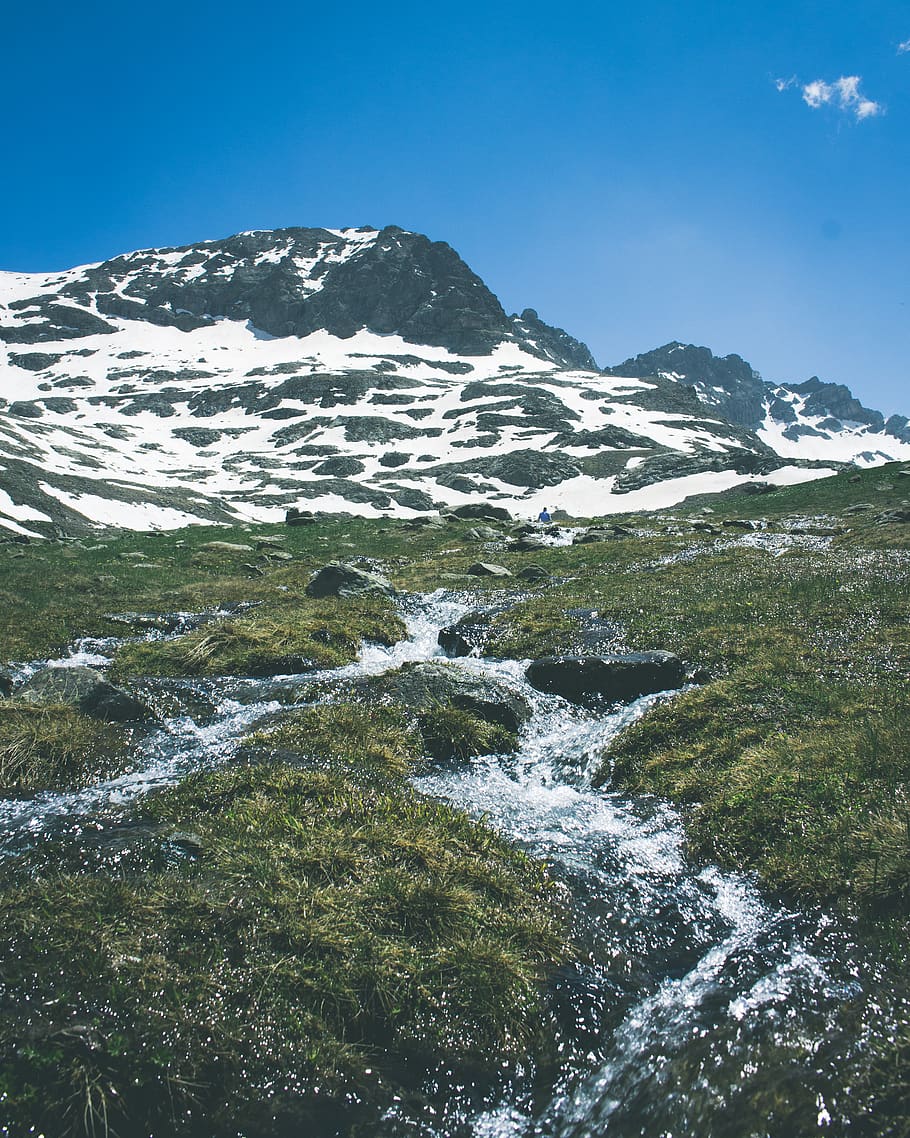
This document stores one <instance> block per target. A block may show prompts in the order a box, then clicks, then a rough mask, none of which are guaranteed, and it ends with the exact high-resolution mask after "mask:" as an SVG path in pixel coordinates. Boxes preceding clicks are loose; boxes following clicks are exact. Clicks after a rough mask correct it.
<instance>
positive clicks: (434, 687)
mask: <svg viewBox="0 0 910 1138" xmlns="http://www.w3.org/2000/svg"><path fill="white" fill-rule="evenodd" d="M350 690H352V691H353V692H354V694H355V696H358V697H360V698H361V699H365V700H367V701H371V702H378V701H382V702H387V701H389V700H391V701H392V702H394V703H400V704H402V705H403V706H405V707H408V708H412V709H415V710H425V709H426V710H432V709H433V708H435V707H440V706H443V705H446V704H449V705H451V706H453V707H456V708H459V709H460V710H461V711H469V712H471V713H472V714H473V715H477V716H479V717H480V718H481V719H484V720H486V722H487V723H495V724H498V725H499V726H500V727H505V729H506V730H507V731H517V730H518V729H519V727H521V725H522V724H523V723H525V722H527V720H528V719H530V717H531V705H530V704H529V703H528V701H527V700H526V699H525V698H524V696H522V695H520V694H519V693H518V692H516V691H513V690H512V688H510V687H508V686H507V685H506V684H504V683H502V682H500V681H497V680H491V679H488V678H487V677H485V676H477V675H475V674H474V673H473V672H470V671H468V669H467V668H464V667H460V666H459V665H458V664H443V663H435V662H430V663H418V664H405V665H404V667H403V668H398V669H397V670H396V671H394V672H386V673H384V674H383V675H380V676H366V677H364V678H363V679H361V680H358V681H356V682H355V683H354V684H353V685H352V687H351V689H350Z"/></svg>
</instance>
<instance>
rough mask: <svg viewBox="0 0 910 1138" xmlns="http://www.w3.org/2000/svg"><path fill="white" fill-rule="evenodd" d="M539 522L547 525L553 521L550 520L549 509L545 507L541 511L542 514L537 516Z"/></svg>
mask: <svg viewBox="0 0 910 1138" xmlns="http://www.w3.org/2000/svg"><path fill="white" fill-rule="evenodd" d="M537 520H538V521H539V522H544V523H546V522H549V521H551V520H552V519H551V518H550V511H549V510H548V509H547V507H546V506H544V508H543V509H542V510H541V511H540V513H539V514H538V515H537Z"/></svg>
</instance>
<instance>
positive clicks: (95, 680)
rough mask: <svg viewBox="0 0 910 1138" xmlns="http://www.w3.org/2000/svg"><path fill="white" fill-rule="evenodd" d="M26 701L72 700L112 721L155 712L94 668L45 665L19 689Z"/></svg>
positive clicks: (134, 717) (128, 719)
mask: <svg viewBox="0 0 910 1138" xmlns="http://www.w3.org/2000/svg"><path fill="white" fill-rule="evenodd" d="M15 696H16V698H17V699H21V700H23V701H24V702H25V703H68V704H70V705H72V706H74V707H77V708H78V709H79V710H80V711H83V712H85V714H86V715H92V716H94V717H95V718H96V719H106V720H107V721H108V722H109V723H130V722H134V721H137V720H142V719H149V718H151V717H152V713H151V711H150V710H149V709H148V708H147V707H146V706H145V704H144V703H141V702H140V701H139V700H138V699H134V698H133V697H132V696H131V695H130V694H129V693H128V692H125V691H123V689H122V688H118V687H114V685H113V684H109V683H108V682H107V680H105V679H103V678H102V677H101V676H100V675H99V674H98V673H97V672H96V671H95V670H94V669H93V668H82V667H73V668H44V669H43V670H42V671H40V672H37V673H36V674H35V675H34V676H32V678H31V679H30V680H29V681H28V683H27V684H24V685H23V686H22V687H21V688H19V690H18V691H16V692H15Z"/></svg>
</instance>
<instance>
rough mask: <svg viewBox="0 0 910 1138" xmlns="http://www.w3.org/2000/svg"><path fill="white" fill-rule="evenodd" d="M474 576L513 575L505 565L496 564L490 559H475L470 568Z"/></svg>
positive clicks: (469, 570)
mask: <svg viewBox="0 0 910 1138" xmlns="http://www.w3.org/2000/svg"><path fill="white" fill-rule="evenodd" d="M468 572H469V573H470V574H471V576H472V577H511V576H512V574H511V573H510V572H509V570H508V569H506V567H505V565H494V564H493V563H492V562H490V561H475V562H474V564H473V565H471V566H470V567H469V569H468Z"/></svg>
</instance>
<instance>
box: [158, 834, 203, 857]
mask: <svg viewBox="0 0 910 1138" xmlns="http://www.w3.org/2000/svg"><path fill="white" fill-rule="evenodd" d="M166 844H167V845H168V846H169V847H170V848H171V849H173V850H176V851H179V852H180V853H182V854H186V855H187V856H188V857H193V858H198V857H201V856H202V854H203V852H204V850H205V842H204V841H203V839H202V838H200V836H199V835H198V834H193V833H190V832H189V831H187V830H176V831H175V832H174V833H173V834H171V836H170V837H169V838H168V840H167V843H166Z"/></svg>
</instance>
